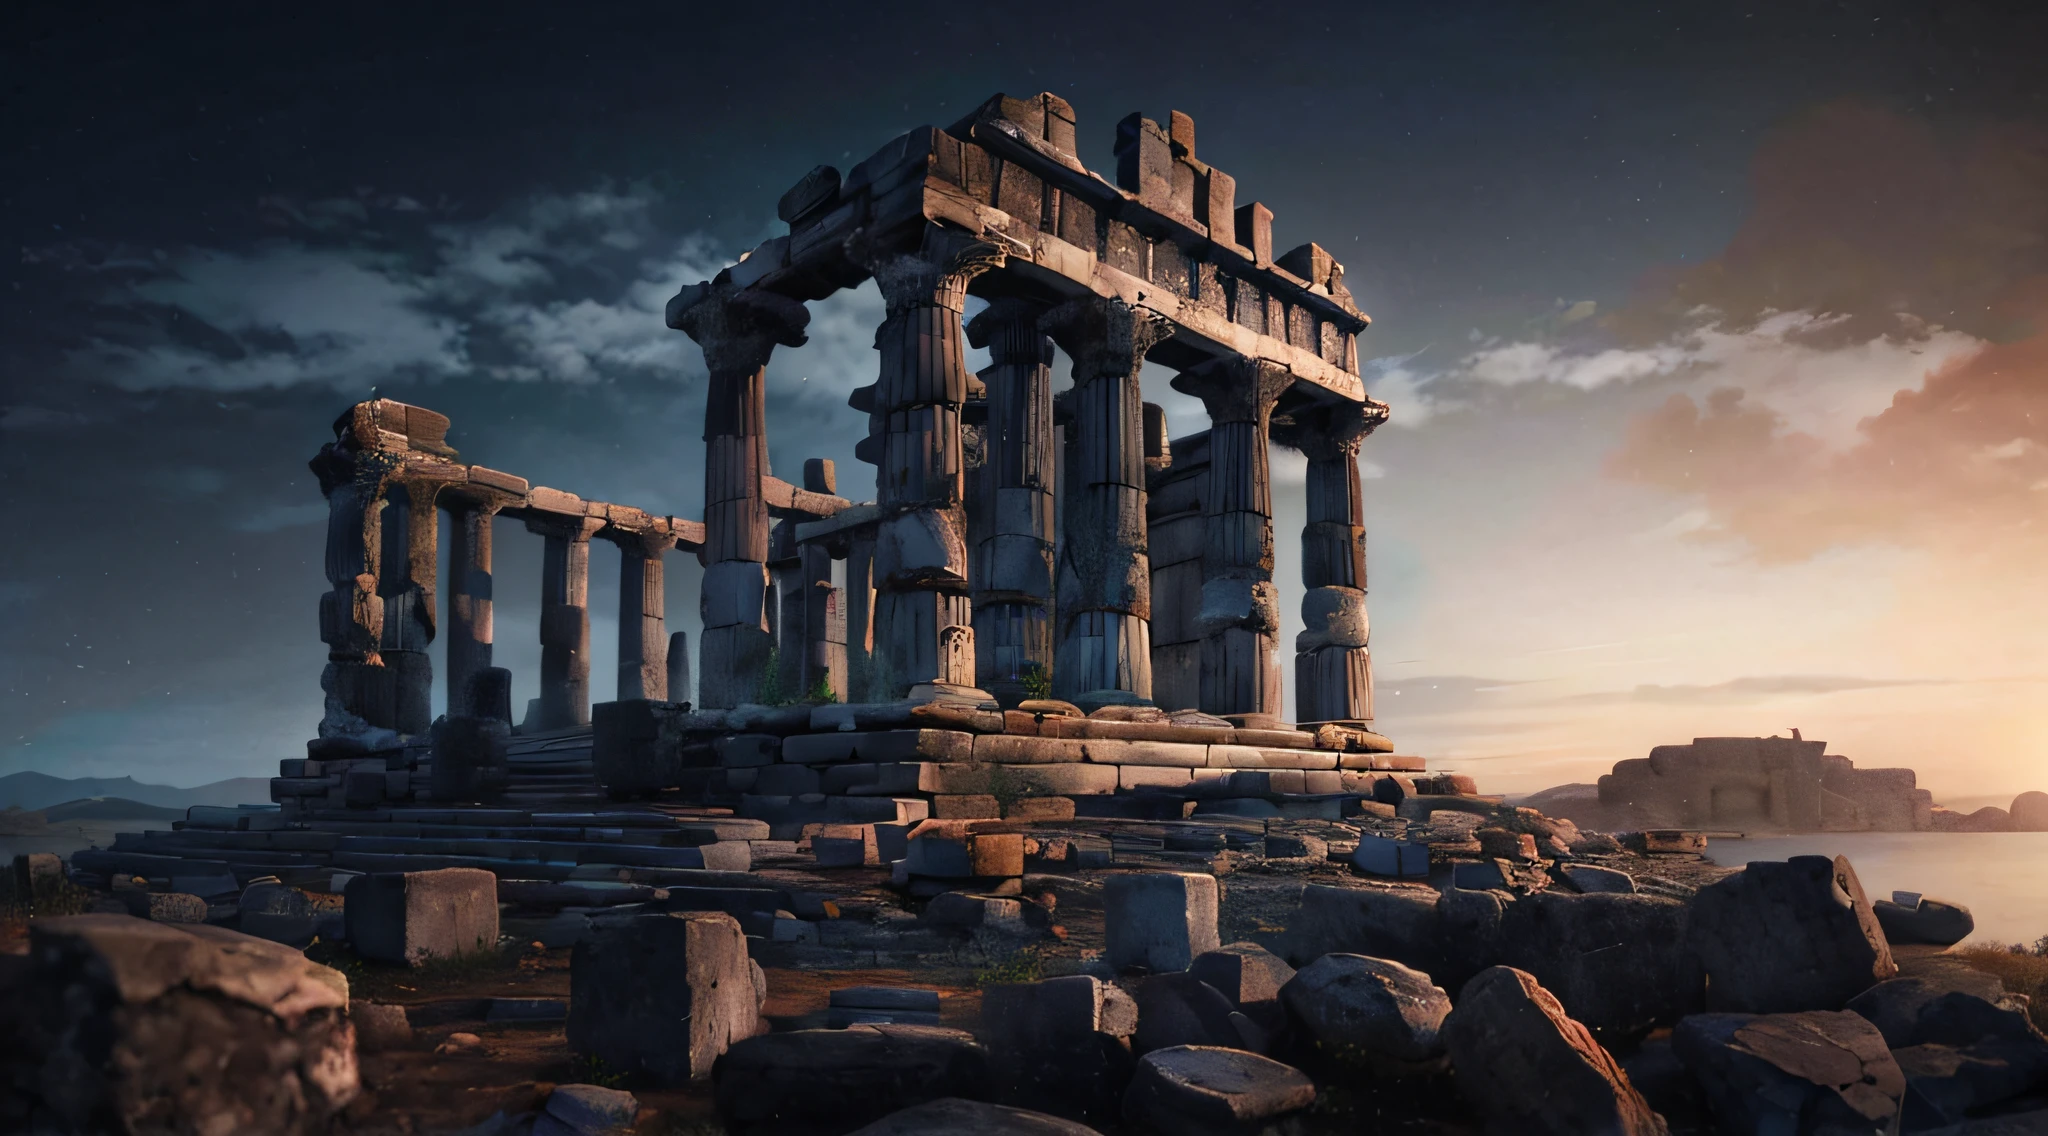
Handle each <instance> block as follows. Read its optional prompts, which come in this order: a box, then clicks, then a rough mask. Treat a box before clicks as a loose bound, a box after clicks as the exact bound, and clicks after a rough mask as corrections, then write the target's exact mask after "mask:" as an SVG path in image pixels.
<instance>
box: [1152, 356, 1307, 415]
mask: <svg viewBox="0 0 2048 1136" xmlns="http://www.w3.org/2000/svg"><path fill="white" fill-rule="evenodd" d="M1293 385H1294V375H1293V374H1292V373H1290V372H1289V371H1288V370H1287V368H1285V367H1283V366H1281V365H1280V364H1278V363H1274V362H1272V361H1270V360H1266V359H1252V358H1247V357H1245V356H1242V355H1229V356H1224V357H1223V358H1220V359H1212V360H1210V361H1209V362H1207V363H1203V364H1201V365H1199V366H1195V367H1190V368H1188V369H1187V370H1185V371H1182V372H1181V373H1180V374H1178V375H1175V376H1174V377H1173V383H1172V386H1173V389H1174V390H1177V391H1179V392H1181V393H1182V394H1191V395H1194V396H1195V397H1196V398H1199V399H1201V400H1202V405H1203V406H1204V407H1205V408H1207V410H1208V411H1209V420H1210V421H1212V422H1264V421H1265V420H1266V416H1267V415H1268V414H1269V413H1271V412H1272V410H1273V404H1274V403H1276V402H1278V401H1280V396H1281V395H1283V394H1285V393H1287V389H1288V388H1289V387H1291V386H1293Z"/></svg>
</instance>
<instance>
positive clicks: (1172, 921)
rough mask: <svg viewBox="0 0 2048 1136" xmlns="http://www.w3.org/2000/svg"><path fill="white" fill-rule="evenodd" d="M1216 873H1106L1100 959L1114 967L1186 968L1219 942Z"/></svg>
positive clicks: (1146, 968)
mask: <svg viewBox="0 0 2048 1136" xmlns="http://www.w3.org/2000/svg"><path fill="white" fill-rule="evenodd" d="M1216 901H1217V890H1216V877H1214V876H1208V875H1202V874H1199V873H1192V872H1134V873H1131V874H1129V875H1121V876H1111V877H1110V879H1109V882H1108V883H1107V884H1105V885H1104V886H1103V889H1102V920H1103V934H1104V938H1105V939H1106V940H1107V941H1106V943H1105V945H1104V946H1105V949H1104V951H1103V957H1104V959H1105V960H1106V961H1107V962H1108V963H1109V965H1111V966H1113V967H1115V968H1117V969H1118V970H1127V969H1132V968H1141V969H1144V970H1149V971H1153V972H1159V971H1169V970H1186V969H1187V968H1188V964H1189V963H1191V962H1193V961H1195V956H1196V955H1199V954H1202V953H1203V952H1205V951H1213V950H1215V949H1216V948H1217V947H1218V946H1219V945H1220V943H1219V940H1218V939H1217V935H1216Z"/></svg>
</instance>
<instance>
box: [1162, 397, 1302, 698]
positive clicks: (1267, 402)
mask: <svg viewBox="0 0 2048 1136" xmlns="http://www.w3.org/2000/svg"><path fill="white" fill-rule="evenodd" d="M1293 383H1294V377H1293V376H1292V375H1290V374H1288V372H1287V370H1286V369H1285V368H1283V367H1281V366H1279V365H1278V364H1275V363H1270V362H1267V361H1265V360H1262V359H1244V358H1236V359H1218V360H1216V361H1214V362H1211V363H1207V364H1204V365H1202V366H1200V367H1196V368H1193V369H1190V370H1187V371H1183V372H1181V374H1180V375H1178V376H1177V377H1176V378H1175V379H1174V381H1173V385H1174V389H1176V390H1180V391H1183V392H1185V393H1188V394H1192V395H1195V396H1196V397H1198V398H1200V399H1201V400H1202V405H1203V406H1205V407H1207V408H1208V411H1209V419H1210V422H1211V426H1210V428H1209V473H1208V490H1207V491H1206V492H1205V493H1203V494H1202V535H1203V551H1202V606H1201V610H1200V614H1199V615H1198V616H1197V627H1198V629H1199V630H1200V631H1201V632H1202V662H1201V708H1202V709H1203V710H1206V711H1208V712H1209V713H1211V714H1219V715H1243V716H1249V717H1254V718H1257V719H1259V720H1260V721H1259V724H1261V725H1270V724H1272V723H1274V722H1276V721H1278V719H1279V718H1280V716H1281V714H1282V711H1281V708H1280V667H1279V663H1278V662H1277V661H1276V659H1275V658H1274V651H1275V650H1276V649H1277V644H1278V637H1279V634H1280V598H1279V592H1278V591H1277V590H1276V589H1275V588H1274V586H1273V480H1272V471H1271V466H1270V462H1269V461H1268V459H1267V449H1268V440H1269V439H1268V435H1269V430H1270V427H1271V415H1272V411H1273V404H1274V403H1275V402H1276V401H1278V400H1279V398H1280V395H1281V394H1282V393H1284V392H1285V391H1286V390H1287V388H1288V387H1290V386H1292V385H1293Z"/></svg>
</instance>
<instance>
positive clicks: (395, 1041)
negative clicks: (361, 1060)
mask: <svg viewBox="0 0 2048 1136" xmlns="http://www.w3.org/2000/svg"><path fill="white" fill-rule="evenodd" d="M348 1020H349V1021H351V1022H353V1023H355V1027H356V1048H357V1049H360V1050H363V1051H364V1052H375V1051H377V1050H380V1049H397V1048H400V1047H401V1046H407V1045H411V1044H412V1022H411V1021H410V1020H408V1019H407V1017H406V1013H405V1007H404V1006H392V1005H387V1004H385V1003H382V1002H365V1001H362V1000H356V1001H352V1002H350V1003H349V1004H348Z"/></svg>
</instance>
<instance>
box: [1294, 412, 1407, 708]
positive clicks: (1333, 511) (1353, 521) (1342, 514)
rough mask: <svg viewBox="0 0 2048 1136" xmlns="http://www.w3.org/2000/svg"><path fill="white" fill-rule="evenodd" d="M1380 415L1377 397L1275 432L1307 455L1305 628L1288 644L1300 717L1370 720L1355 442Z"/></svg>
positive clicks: (1299, 419) (1306, 415)
mask: <svg viewBox="0 0 2048 1136" xmlns="http://www.w3.org/2000/svg"><path fill="white" fill-rule="evenodd" d="M1386 418H1387V408H1386V405H1385V404H1383V403H1379V402H1371V401H1368V402H1365V403H1339V404H1336V405H1333V406H1326V407H1319V408H1316V409H1314V410H1310V411H1304V412H1302V413H1301V414H1298V415H1295V416H1294V421H1293V422H1292V423H1290V424H1289V427H1288V429H1287V430H1285V431H1284V432H1283V433H1282V434H1281V436H1280V440H1281V441H1282V443H1283V444H1286V445H1290V446H1293V447H1294V448H1295V449H1298V450H1300V451H1301V452H1302V453H1303V454H1304V455H1306V456H1307V457H1308V523H1307V524H1306V525H1305V526H1304V527H1303V528H1302V530H1301V582H1302V584H1303V586H1304V587H1305V589H1306V590H1305V591H1304V593H1303V594H1302V598H1301V619H1302V625H1303V627H1304V630H1303V631H1302V633H1301V635H1300V636H1299V637H1298V638H1297V639H1296V640H1295V645H1294V646H1295V655H1294V705H1295V718H1296V720H1297V721H1299V722H1332V721H1337V722H1369V721H1371V720H1372V716H1373V705H1372V654H1371V650H1370V647H1369V645H1368V640H1369V639H1370V633H1371V630H1372V626H1371V623H1370V621H1369V620H1368V619H1367V618H1366V610H1365V595H1366V577H1365V509H1364V498H1363V495H1362V493H1361V491H1360V487H1359V482H1358V447H1359V444H1360V443H1361V442H1363V441H1364V440H1365V437H1366V435H1368V434H1370V433H1372V432H1373V430H1374V429H1375V428H1377V427H1378V426H1379V424H1380V423H1382V422H1384V421H1386Z"/></svg>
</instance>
